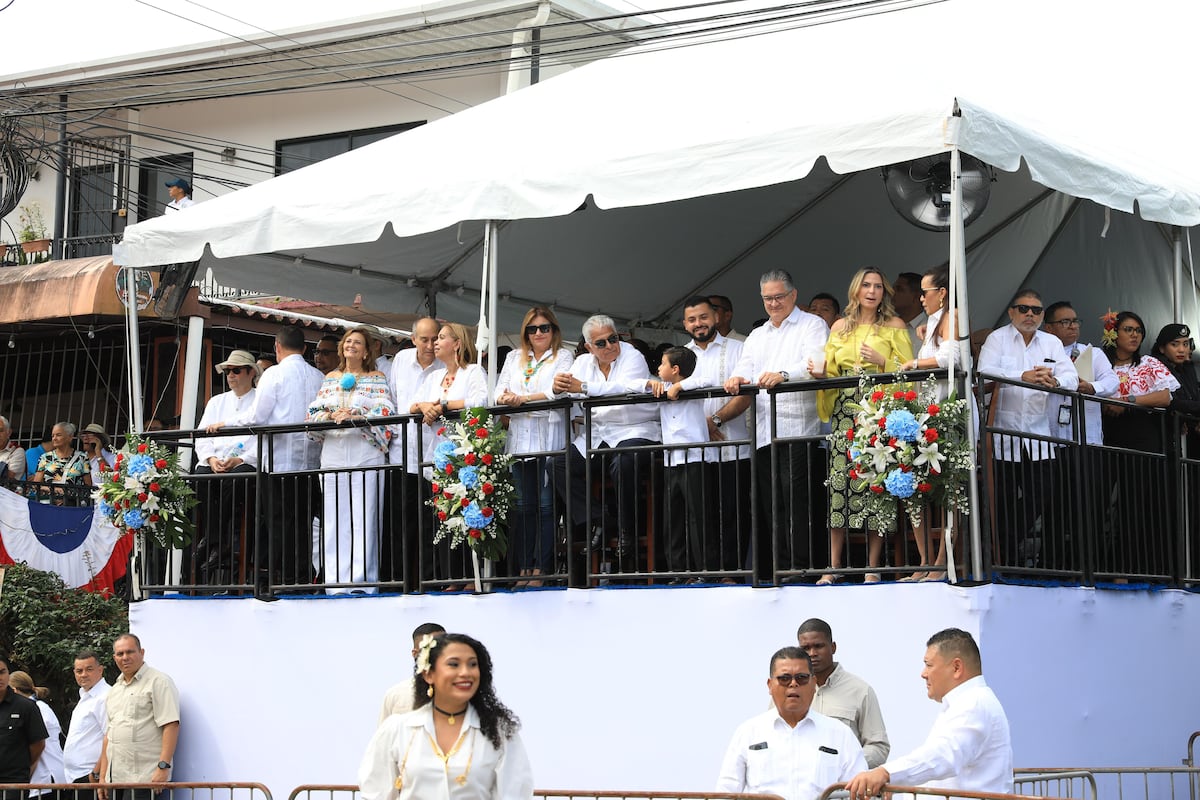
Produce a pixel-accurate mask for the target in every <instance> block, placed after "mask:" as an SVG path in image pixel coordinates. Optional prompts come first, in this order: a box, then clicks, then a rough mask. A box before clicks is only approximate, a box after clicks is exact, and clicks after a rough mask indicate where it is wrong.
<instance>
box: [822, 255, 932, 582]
mask: <svg viewBox="0 0 1200 800" xmlns="http://www.w3.org/2000/svg"><path fill="white" fill-rule="evenodd" d="M892 295H893V290H892V286H891V284H890V283H888V280H887V278H886V277H884V275H883V273H882V272H880V271H879V270H878V269H876V268H875V267H864V268H863V269H860V270H859V271H858V272H857V273H855V275H854V278H853V279H852V280H851V281H850V290H849V292H847V303H846V310H845V313H844V315H843V317H842V318H841V319H839V320H835V321H834V323H833V328H832V329H831V330H830V333H829V341H828V342H827V343H826V345H825V367H824V371H823V374H820V373H818V372H813V377H818V378H819V377H830V378H834V377H838V376H841V375H862V374H869V373H879V372H895V371H897V370H899V369H900V365H901V364H903V363H905V362H906V361H908V360H909V359H911V358H912V339H911V338H910V337H909V332H908V326H907V325H906V324H905V323H904V320H902V319H900V317H899V316H897V315H896V309H895V307H894V306H893V305H892ZM858 394H859V389H858V387H857V386H851V387H847V388H844V389H827V390H824V391H822V392H821V394H820V396H819V397H818V398H817V410H818V412H819V414H820V417H821V420H822V421H824V422H830V421H831V422H832V426H833V436H834V441H839V440H840V441H842V442H844V441H846V431H848V430H851V429H852V428H853V427H854V411H853V410H851V409H849V408H847V404H849V403H855V402H857V400H858ZM847 467H848V458H847V456H846V451H845V449H844V448H842V447H838V446H834V447H830V448H829V568H830V569H831V570H836V569H841V567H842V560H843V555H844V551H845V548H846V530H847V528H858V529H865V528H866V527H867V522H868V520H867V515H866V513H865V510H864V508H863V499H864V495H865V493H866V489H865V488H863V489H861V490H860V489H857V488H856V487H855V486H854V484H853V481H852V480H851V479H850V478H848V477H847V471H848V470H847ZM895 529H896V523H895V521H894V520H893V521H892V523H891V524H890V525H889V526H888V529H887V530H888V531H894V530H895ZM878 534H879V535H878V536H874V535H868V537H867V540H868V545H867V563H868V566H871V567H878V566H879V560H880V556H881V554H882V552H883V534H884V531H878ZM837 580H838V576H837V575H836V574H835V573H832V572H831V573H828V574H826V575H823V576H821V579H820V580H819V581H817V583H818V585H827V584H831V583H836V582H837ZM879 580H880V578H879V573H877V572H868V573H867V574H866V575H865V576H864V577H863V582H864V583H878V582H879Z"/></svg>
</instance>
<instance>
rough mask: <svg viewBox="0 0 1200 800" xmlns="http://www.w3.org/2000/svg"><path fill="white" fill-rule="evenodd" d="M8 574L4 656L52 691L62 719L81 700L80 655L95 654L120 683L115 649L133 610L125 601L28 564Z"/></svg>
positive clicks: (0, 611)
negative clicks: (77, 678) (77, 670)
mask: <svg viewBox="0 0 1200 800" xmlns="http://www.w3.org/2000/svg"><path fill="white" fill-rule="evenodd" d="M4 569H5V574H4V585H3V593H0V650H2V651H3V652H5V653H7V654H8V656H9V658H11V659H12V663H11V665H10V666H11V668H12V669H14V670H16V669H23V670H25V671H26V672H28V673H29V674H30V675H31V676H32V677H33V679H34V682H35V683H37V684H38V685H39V686H45V687H47V688H49V689H50V693H51V705H52V706H54V708H55V711H57V712H58V715H59V718H60V719H61V718H63V717H64V712H65V711H66V709H67V708H68V707H69V705H74V703H75V701H76V699H77V697H78V695H77V693H76V691H77V689H78V686H77V684H76V683H75V676H74V673H73V671H72V670H73V667H74V665H75V653H76V651H78V650H81V649H83V648H91V649H92V650H95V651H96V654H97V655H98V656H100V660H101V664H103V665H104V666H105V674H106V675H107V676H108V678H109V680H110V682H111V681H112V680H113V679H114V678H115V677H116V675H117V671H116V669H115V668H114V667H113V666H112V663H111V662H112V643H113V640H114V639H115V638H117V636H119V635H121V634H122V633H124V632H126V631H128V630H129V608H128V607H127V606H126V605H125V602H124V601H123V600H122V599H121V598H119V597H104V596H103V595H100V594H97V593H95V592H85V591H83V590H82V589H72V588H70V587H69V586H67V585H66V584H65V583H63V582H62V579H61V578H59V577H58V576H57V575H55V574H54V573H52V572H42V571H40V570H36V569H33V568H32V567H27V566H25V565H24V564H13V565H10V566H7V567H5V568H4ZM68 704H69V705H68Z"/></svg>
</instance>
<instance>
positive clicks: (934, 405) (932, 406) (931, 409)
mask: <svg viewBox="0 0 1200 800" xmlns="http://www.w3.org/2000/svg"><path fill="white" fill-rule="evenodd" d="M926 410H927V411H928V412H929V416H931V417H932V416H933V415H934V414H936V413H938V412H939V411H941V410H942V407H941V406H939V405H938V404H937V403H930V404H929V408H928V409H926Z"/></svg>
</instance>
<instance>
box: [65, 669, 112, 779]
mask: <svg viewBox="0 0 1200 800" xmlns="http://www.w3.org/2000/svg"><path fill="white" fill-rule="evenodd" d="M75 682H76V683H77V684H79V702H78V703H77V704H76V705H75V708H74V710H72V711H71V727H70V728H69V729H68V730H67V743H66V745H64V746H63V766H64V772H65V775H66V779H67V781H68V782H69V783H95V782H96V781H98V780H100V749H101V748H102V747H103V745H104V731H105V730H106V729H107V728H108V712H107V711H106V710H105V706H104V701H105V698H106V697H107V695H108V690H109V689H110V688H112V687H110V686H109V684H108V681H106V680H104V667H102V666H100V657H99V656H97V655H96V652H95V651H94V650H80V651H79V652H78V653H76V654H75ZM75 795H76V797H78V800H91V797H92V795H93V793H92V792H91V791H88V790H82V789H80V790H76V792H75Z"/></svg>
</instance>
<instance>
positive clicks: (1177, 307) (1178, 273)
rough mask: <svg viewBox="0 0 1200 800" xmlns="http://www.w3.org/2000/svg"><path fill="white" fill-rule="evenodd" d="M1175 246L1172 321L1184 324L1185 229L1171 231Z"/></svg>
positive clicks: (1177, 227) (1178, 228)
mask: <svg viewBox="0 0 1200 800" xmlns="http://www.w3.org/2000/svg"><path fill="white" fill-rule="evenodd" d="M1171 233H1172V235H1171V239H1172V241H1173V244H1174V245H1175V276H1174V280H1173V281H1172V282H1171V319H1173V320H1175V321H1176V322H1183V229H1182V228H1180V227H1179V226H1178V225H1176V226H1175V227H1174V228H1173V230H1172V231H1171Z"/></svg>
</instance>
